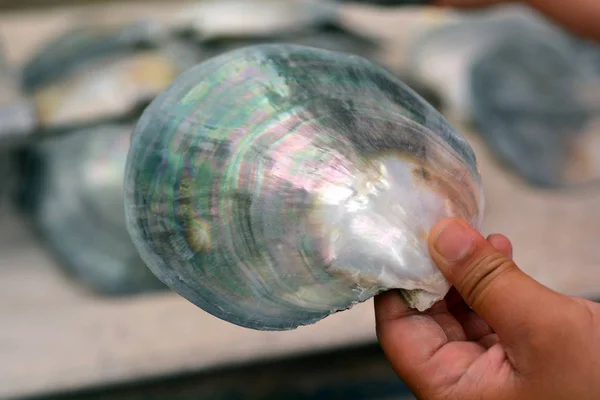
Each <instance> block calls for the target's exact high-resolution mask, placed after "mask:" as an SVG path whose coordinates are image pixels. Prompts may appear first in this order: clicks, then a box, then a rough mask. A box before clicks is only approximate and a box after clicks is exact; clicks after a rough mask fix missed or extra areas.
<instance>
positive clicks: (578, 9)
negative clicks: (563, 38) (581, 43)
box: [433, 0, 600, 41]
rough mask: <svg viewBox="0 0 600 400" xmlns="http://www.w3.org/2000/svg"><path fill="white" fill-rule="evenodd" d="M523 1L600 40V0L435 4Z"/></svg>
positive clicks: (440, 0)
mask: <svg viewBox="0 0 600 400" xmlns="http://www.w3.org/2000/svg"><path fill="white" fill-rule="evenodd" d="M517 2H522V3H523V4H527V5H529V6H531V7H532V8H534V9H536V10H538V11H539V12H541V13H542V14H544V15H545V16H546V17H548V18H549V19H551V20H552V21H554V22H555V23H556V24H558V25H562V26H563V27H564V28H566V29H568V30H570V31H571V32H573V33H574V34H576V35H579V36H582V37H584V38H587V39H593V40H597V41H600V0H521V1H518V0H433V3H434V4H437V5H440V6H448V7H459V8H480V7H485V6H491V5H498V4H507V3H517Z"/></svg>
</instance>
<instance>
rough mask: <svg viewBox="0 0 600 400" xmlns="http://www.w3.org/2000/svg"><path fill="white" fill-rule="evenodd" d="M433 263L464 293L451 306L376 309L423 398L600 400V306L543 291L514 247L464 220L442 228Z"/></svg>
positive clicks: (387, 345) (389, 345)
mask: <svg viewBox="0 0 600 400" xmlns="http://www.w3.org/2000/svg"><path fill="white" fill-rule="evenodd" d="M430 253H431V256H432V258H433V260H434V261H435V263H436V264H437V265H438V267H439V268H440V270H441V271H442V272H443V274H444V275H445V276H446V277H447V278H448V280H449V281H450V282H451V283H452V284H453V286H454V288H453V289H452V290H451V292H450V293H449V294H448V296H447V297H446V299H445V300H442V301H440V302H438V303H437V304H436V305H434V306H433V308H431V309H430V310H428V311H426V312H424V313H420V312H418V311H416V310H414V309H409V308H408V307H407V306H406V305H405V304H404V302H403V300H402V298H401V296H400V295H398V294H397V293H395V292H387V293H385V294H383V295H380V296H378V297H376V299H375V313H376V321H377V337H378V339H379V342H380V344H381V346H382V349H383V351H384V352H385V354H386V356H387V358H388V360H389V361H390V363H391V365H392V367H393V369H394V371H395V372H396V373H397V374H398V376H399V377H400V378H401V379H402V380H403V381H404V383H406V384H407V385H408V386H409V387H410V388H411V390H412V391H413V393H414V394H415V395H416V396H417V397H418V398H420V399H428V400H436V399H444V400H471V399H478V400H492V399H494V400H495V399H497V400H513V399H514V400H520V399H527V400H531V399H544V400H548V399H569V400H572V399H577V400H585V399H600V305H599V304H596V303H593V302H590V301H587V300H584V299H580V298H575V297H570V296H566V295H562V294H559V293H556V292H554V291H552V290H550V289H549V288H547V287H545V286H543V285H541V284H540V283H538V282H536V281H535V280H533V279H532V278H530V277H529V276H528V275H526V274H525V273H524V272H522V271H521V270H520V269H519V268H518V267H517V265H516V264H515V263H514V262H513V261H512V245H511V243H510V242H509V240H508V239H507V238H506V237H504V236H502V235H491V236H489V237H488V238H487V240H486V239H485V238H484V237H482V236H481V235H480V234H479V233H478V232H477V231H475V230H474V229H473V228H472V227H470V226H469V225H468V224H467V223H466V222H463V221H460V220H456V219H447V220H444V221H441V222H440V223H439V224H438V225H436V226H435V227H434V229H433V230H432V232H431V235H430ZM463 299H464V300H463Z"/></svg>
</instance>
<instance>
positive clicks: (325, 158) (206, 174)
mask: <svg viewBox="0 0 600 400" xmlns="http://www.w3.org/2000/svg"><path fill="white" fill-rule="evenodd" d="M125 207H126V215H127V224H128V229H129V232H130V234H131V237H132V238H133V241H134V243H135V245H136V246H137V248H138V250H139V252H140V254H141V256H142V258H143V259H144V261H145V262H146V263H147V265H148V266H149V268H150V269H151V270H152V271H153V272H154V273H155V274H156V275H157V276H158V277H159V278H160V279H161V280H162V281H163V282H165V283H166V284H167V285H168V286H170V287H171V288H173V289H174V290H175V291H177V292H178V293H180V294H181V295H182V296H184V297H185V298H187V299H188V300H189V301H191V302H192V303H194V304H196V305H197V306H199V307H201V308H203V309H204V310H206V311H207V312H209V313H211V314H213V315H215V316H217V317H219V318H222V319H224V320H227V321H230V322H232V323H234V324H238V325H241V326H244V327H249V328H253V329H260V330H285V329H293V328H295V327H298V326H300V325H307V324H311V323H314V322H316V321H318V320H320V319H322V318H324V317H326V316H328V315H330V314H332V313H334V312H337V311H340V310H344V309H347V308H349V307H351V306H352V305H353V304H356V303H358V302H362V301H365V300H367V299H369V298H371V297H372V296H374V295H375V294H377V293H380V292H382V291H385V290H388V289H394V288H397V289H403V291H402V293H404V295H405V298H406V299H407V301H408V303H409V304H410V305H411V306H413V307H415V308H418V309H420V310H424V309H427V308H428V307H430V306H431V305H432V304H433V303H434V302H435V301H437V300H439V299H441V298H443V297H444V295H445V294H446V293H447V291H448V290H449V287H450V286H449V284H448V282H447V281H446V280H445V279H444V277H443V275H442V274H441V273H440V271H439V270H438V269H437V268H436V267H435V266H434V264H433V263H432V261H431V259H430V256H429V253H428V249H427V236H428V234H429V231H430V229H431V227H432V225H433V224H434V223H435V222H437V221H438V220H440V219H441V218H443V217H446V216H458V217H460V218H464V219H465V220H467V221H469V222H470V223H472V224H473V225H475V226H477V227H479V225H480V222H481V218H482V210H483V194H482V188H481V178H480V175H479V173H478V170H477V165H476V159H475V155H474V153H473V152H472V150H471V148H470V147H469V145H468V144H467V142H466V141H465V140H464V139H463V138H462V137H461V136H460V135H459V134H458V133H457V132H456V131H455V130H454V129H452V127H451V126H450V125H449V124H448V123H447V122H446V121H445V120H444V118H443V117H442V116H441V115H440V114H439V113H438V112H437V111H436V110H435V109H434V108H433V107H431V106H430V105H429V104H427V103H426V102H425V101H424V100H423V99H422V98H421V97H419V96H418V95H417V94H416V93H415V92H414V91H412V90H411V89H410V88H409V87H407V86H406V85H404V84H403V83H401V82H400V81H399V80H398V79H397V78H396V77H394V75H393V74H391V73H388V71H386V70H384V69H382V68H380V67H379V66H377V65H375V64H374V63H372V62H371V61H369V60H367V59H364V58H361V57H358V56H354V55H349V54H344V53H338V52H330V51H326V50H321V49H315V48H310V47H304V46H297V45H260V46H253V47H247V48H243V49H238V50H234V51H232V52H229V53H226V54H223V55H221V56H218V57H215V58H212V59H210V60H208V61H205V62H204V63H202V64H200V65H198V66H196V67H194V68H192V69H190V70H189V71H187V72H185V73H184V74H182V75H181V76H180V77H179V78H178V79H177V80H176V81H175V82H174V83H173V84H172V85H171V86H170V87H169V88H168V89H167V90H166V91H165V92H163V93H162V94H161V95H159V96H158V97H157V98H156V99H155V100H154V101H153V103H152V104H151V105H150V106H149V107H148V108H147V109H146V110H145V112H144V113H143V115H142V117H141V119H140V120H139V122H138V125H137V127H136V129H135V131H134V132H133V134H132V147H131V150H130V152H129V156H128V161H127V167H126V174H125Z"/></svg>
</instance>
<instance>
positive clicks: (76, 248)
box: [27, 124, 164, 294]
mask: <svg viewBox="0 0 600 400" xmlns="http://www.w3.org/2000/svg"><path fill="white" fill-rule="evenodd" d="M132 129H133V126H132V125H131V124H123V125H103V126H97V127H92V128H88V129H84V130H81V131H77V132H73V133H71V134H69V135H66V136H61V137H58V138H53V139H52V140H48V141H45V142H41V143H40V144H38V145H37V146H36V148H35V149H36V156H37V161H38V163H40V166H41V168H40V169H39V170H38V174H37V175H32V176H30V179H29V180H28V181H27V184H28V185H29V186H30V191H29V195H30V196H31V197H32V200H33V202H32V206H33V210H32V211H33V216H34V222H35V225H36V227H37V229H38V230H39V232H40V234H41V237H42V239H43V241H44V243H45V244H46V245H47V247H48V248H49V250H50V251H51V252H52V254H54V255H55V256H56V258H57V260H58V261H59V264H60V265H61V266H62V267H64V268H65V270H66V271H67V272H68V273H69V274H70V275H72V276H73V277H74V278H75V279H76V280H78V281H80V282H81V283H83V284H84V285H85V286H86V287H89V288H91V289H92V290H94V291H95V292H98V293H104V294H131V293H137V292H143V291H153V290H156V289H162V288H164V285H163V284H162V283H161V282H160V281H159V280H158V279H156V277H155V276H154V275H153V274H152V273H151V272H150V271H149V270H148V268H147V267H146V265H145V264H144V262H143V261H142V260H141V259H140V257H139V255H138V253H137V251H136V248H135V247H134V245H133V243H132V242H131V239H130V238H129V235H128V233H127V229H126V226H125V215H124V210H123V174H124V171H125V161H126V156H127V151H128V150H129V143H130V142H129V137H130V135H131V131H132ZM34 188H35V190H34Z"/></svg>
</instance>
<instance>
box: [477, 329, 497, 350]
mask: <svg viewBox="0 0 600 400" xmlns="http://www.w3.org/2000/svg"><path fill="white" fill-rule="evenodd" d="M478 342H479V344H480V345H482V346H483V347H485V348H486V349H489V348H490V347H492V346H495V345H497V344H498V343H499V342H500V338H498V335H496V334H495V333H492V334H489V335H486V336H484V337H482V338H480V339H479V340H478Z"/></svg>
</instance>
